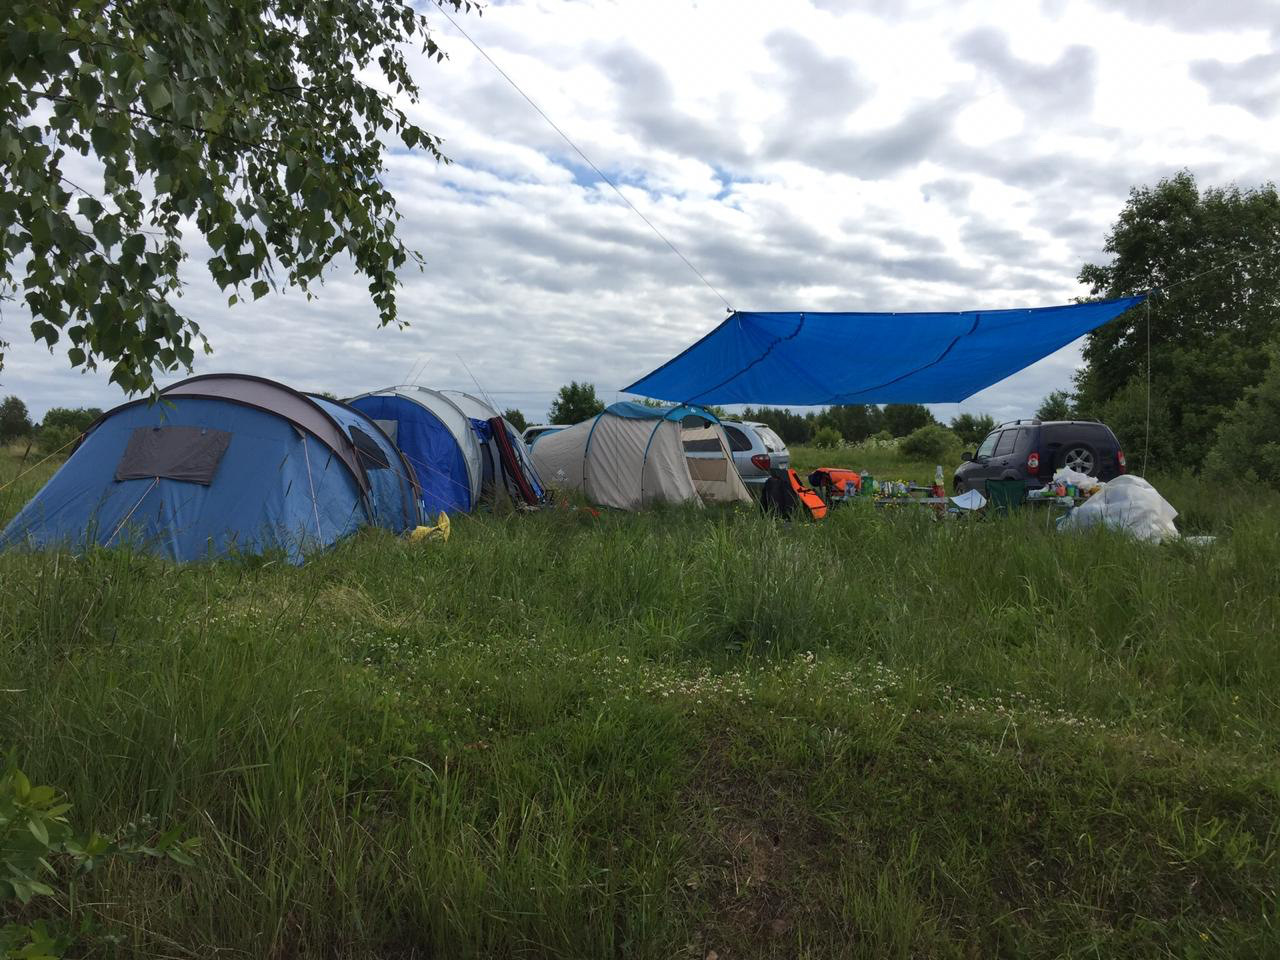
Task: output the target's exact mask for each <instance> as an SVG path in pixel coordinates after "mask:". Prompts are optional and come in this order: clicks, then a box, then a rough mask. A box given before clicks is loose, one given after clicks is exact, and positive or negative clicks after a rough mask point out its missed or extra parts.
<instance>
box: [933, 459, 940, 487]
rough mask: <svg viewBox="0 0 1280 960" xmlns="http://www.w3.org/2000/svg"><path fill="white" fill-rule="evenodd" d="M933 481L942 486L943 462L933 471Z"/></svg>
mask: <svg viewBox="0 0 1280 960" xmlns="http://www.w3.org/2000/svg"><path fill="white" fill-rule="evenodd" d="M933 482H934V483H935V484H937V485H938V486H939V487H940V486H942V464H938V468H937V469H936V470H934V471H933Z"/></svg>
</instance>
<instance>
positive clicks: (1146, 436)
mask: <svg viewBox="0 0 1280 960" xmlns="http://www.w3.org/2000/svg"><path fill="white" fill-rule="evenodd" d="M1143 307H1144V308H1145V309H1146V311H1147V426H1146V429H1145V430H1144V431H1143V434H1142V475H1143V476H1144V477H1145V476H1146V475H1147V452H1148V451H1149V450H1150V449H1151V298H1150V297H1147V299H1146V300H1145V301H1144V302H1143Z"/></svg>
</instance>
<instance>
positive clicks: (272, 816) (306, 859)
mask: <svg viewBox="0 0 1280 960" xmlns="http://www.w3.org/2000/svg"><path fill="white" fill-rule="evenodd" d="M795 453H796V459H797V460H798V461H800V462H801V463H803V464H804V469H806V470H807V469H808V468H809V467H812V466H816V465H819V461H823V462H826V461H832V465H840V464H842V463H846V464H847V465H849V466H855V467H860V466H863V464H862V463H859V462H854V460H852V459H851V458H850V456H849V454H848V453H847V452H844V451H842V452H840V453H838V454H837V455H835V456H834V457H833V456H831V455H828V454H827V453H825V452H814V451H806V450H803V449H801V450H797V451H795ZM944 466H945V465H944ZM893 467H899V468H900V475H902V476H904V477H910V478H915V479H925V478H926V477H927V476H928V475H930V474H931V473H932V464H929V465H920V464H916V465H906V464H897V463H894V462H886V463H884V464H883V465H882V466H878V467H877V469H880V470H881V471H882V473H884V472H885V471H886V470H888V469H890V468H893ZM8 469H9V470H10V473H9V474H8V475H9V476H11V475H12V467H9V468H8ZM922 469H923V470H926V471H927V472H923V473H922V472H921V471H922ZM0 482H3V481H2V480H0ZM1156 482H1157V485H1158V486H1160V487H1161V489H1162V490H1164V491H1165V492H1166V495H1167V496H1168V497H1169V499H1170V500H1171V501H1173V502H1174V504H1175V506H1177V507H1178V508H1179V509H1180V510H1182V511H1183V518H1182V519H1183V520H1185V521H1186V525H1189V526H1190V528H1192V529H1194V530H1196V531H1197V532H1210V533H1215V534H1217V535H1218V536H1219V537H1220V539H1219V541H1218V543H1217V544H1215V545H1214V546H1212V547H1208V548H1204V547H1192V546H1189V545H1185V544H1179V543H1173V544H1166V545H1164V546H1160V547H1153V546H1149V545H1144V544H1139V543H1134V542H1131V541H1128V540H1125V539H1123V538H1121V537H1118V536H1111V535H1106V534H1105V533H1100V534H1096V535H1092V536H1082V537H1066V536H1061V535H1058V534H1057V533H1056V532H1054V531H1053V530H1052V529H1050V528H1049V527H1048V526H1047V525H1046V523H1045V521H1044V518H1043V517H1042V516H1040V515H1033V514H1026V515H1023V516H1017V517H1013V518H1010V519H1009V520H1008V521H1005V522H990V523H954V524H937V523H932V522H929V520H928V519H927V518H925V517H921V516H914V515H909V514H906V513H901V514H900V515H894V514H884V513H882V512H877V511H875V510H874V509H872V508H870V507H867V506H866V505H863V504H857V505H852V506H850V507H847V508H841V509H839V510H837V511H835V512H834V513H833V514H832V516H831V517H830V518H829V520H828V521H827V522H825V523H823V524H800V523H794V524H789V525H782V524H778V523H775V522H771V521H769V520H766V519H764V518H762V517H760V516H759V515H757V513H756V512H754V511H751V510H741V511H738V512H728V511H721V510H705V511H694V510H656V511H653V512H651V513H647V514H643V515H624V514H619V513H611V512H606V513H603V514H601V515H600V516H599V517H598V518H593V517H592V516H591V515H590V514H589V513H588V512H587V511H581V510H570V509H553V510H548V511H545V512H543V513H541V514H538V515H534V516H521V517H504V518H494V517H483V518H481V517H462V518H457V519H456V520H455V523H454V533H453V537H452V538H451V539H450V540H449V542H448V543H447V544H440V543H421V544H408V543H405V542H401V541H397V540H395V539H394V538H391V537H389V536H385V535H380V534H377V533H369V534H366V535H362V536H360V537H357V538H355V539H353V540H351V541H349V542H347V543H344V544H341V545H339V546H338V547H337V548H336V549H334V550H332V551H330V552H328V553H326V554H324V555H322V556H319V557H317V558H316V559H315V560H313V561H312V562H311V563H309V564H307V565H306V566H305V567H302V568H300V569H294V568H289V567H286V566H282V565H280V564H277V563H272V562H261V561H258V562H242V563H223V564H217V565H202V566H192V567H185V568H177V567H173V566H171V565H169V564H166V563H164V562H161V561H157V560H154V559H151V558H146V557H140V556H133V555H130V554H128V553H126V552H123V551H111V552H99V553H94V554H92V555H90V556H87V557H82V558H70V557H67V556H23V555H14V554H2V555H0V745H5V744H7V745H10V746H11V748H12V749H13V750H14V751H15V755H16V757H17V758H18V759H19V761H20V762H21V764H22V765H23V767H24V769H25V770H26V771H27V772H28V773H29V774H30V775H31V776H32V778H33V780H38V781H40V782H47V783H55V784H58V785H59V786H61V787H62V788H63V789H65V790H66V791H67V793H68V794H69V796H70V799H71V800H72V802H74V803H75V808H74V811H73V814H74V816H75V817H76V818H77V822H78V823H81V824H84V825H89V824H92V825H93V826H96V827H98V828H100V829H111V828H114V827H116V826H118V825H120V824H123V823H125V822H127V821H131V820H137V819H138V818H139V817H140V816H141V815H143V814H149V815H151V816H153V817H155V818H156V819H157V821H158V822H159V823H160V824H162V825H165V826H167V825H170V824H180V825H182V826H183V827H184V828H185V829H186V830H187V831H189V832H192V833H196V834H199V835H201V836H202V837H203V838H204V855H203V856H202V858H201V860H200V862H199V865H198V867H197V868H196V869H194V870H185V869H182V868H179V867H176V866H173V865H157V864H155V863H144V864H141V865H134V864H130V865H126V866H118V867H117V866H113V867H112V868H111V869H110V870H108V871H107V872H104V873H102V874H95V875H93V876H92V877H91V878H90V879H91V885H90V886H88V887H87V888H82V889H81V890H80V891H79V892H78V895H77V896H78V900H77V905H76V906H75V908H74V909H75V910H76V911H77V912H79V911H82V910H84V909H86V908H85V907H83V906H81V905H80V904H84V903H96V904H101V906H98V907H94V908H92V909H94V910H95V911H96V912H97V913H98V915H99V916H105V917H106V918H107V919H108V920H110V921H111V923H112V924H113V926H114V928H115V929H116V930H118V931H119V932H121V933H122V934H123V935H124V936H125V938H126V942H125V944H124V945H123V947H122V948H121V954H122V955H124V956H157V955H163V956H174V957H187V956H199V957H207V956H212V955H214V954H215V953H216V954H217V955H220V956H226V957H303V956H305V957H314V956H328V957H344V958H345V957H353V958H354V957H582V958H596V957H603V956H617V957H627V958H630V957H655V958H658V957H663V958H665V957H693V958H702V957H705V956H706V955H707V952H708V951H710V950H714V951H715V952H716V953H717V954H718V956H719V957H720V958H722V960H736V958H745V957H780V958H781V957H812V958H818V957H823V958H826V957H877V958H878V957H904V958H905V957H957V958H970V957H993V956H1000V957H1019V956H1026V957H1077V956H1078V957H1096V956H1104V957H1105V956H1126V957H1131V956H1133V957H1179V958H1187V957H1241V956H1245V957H1248V956H1254V957H1267V956H1276V955H1278V954H1280V931H1278V930H1277V922H1278V921H1280V914H1278V910H1277V901H1276V881H1277V878H1278V877H1280V863H1277V851H1278V850H1280V825H1278V824H1280V765H1278V764H1277V761H1276V757H1277V755H1280V696H1277V692H1276V691H1277V690H1280V657H1278V656H1277V650H1276V637H1277V636H1278V635H1280V630H1278V629H1277V628H1278V626H1280V509H1278V508H1280V497H1277V496H1275V495H1261V494H1257V493H1255V492H1253V491H1249V490H1233V491H1220V490H1216V489H1213V488H1209V487H1205V486H1202V485H1200V484H1198V483H1197V482H1195V481H1193V480H1190V479H1186V478H1182V479H1168V480H1165V481H1161V480H1159V479H1157V481H1156ZM0 496H3V494H0ZM18 506H20V503H19V504H17V505H14V506H12V507H6V509H7V510H9V512H12V510H14V509H17V507H18ZM68 906H69V904H67V903H65V902H63V903H61V904H58V905H55V904H51V903H49V902H45V903H44V904H43V905H41V906H40V909H41V910H43V911H45V912H47V913H50V914H52V913H57V912H58V911H59V910H65V909H66V908H67V907H68Z"/></svg>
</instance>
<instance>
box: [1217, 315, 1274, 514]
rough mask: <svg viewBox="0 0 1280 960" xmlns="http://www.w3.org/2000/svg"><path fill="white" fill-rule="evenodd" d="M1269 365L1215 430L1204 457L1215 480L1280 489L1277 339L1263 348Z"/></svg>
mask: <svg viewBox="0 0 1280 960" xmlns="http://www.w3.org/2000/svg"><path fill="white" fill-rule="evenodd" d="M1266 353H1267V355H1268V357H1269V359H1270V365H1269V366H1268V367H1267V371H1266V373H1265V374H1264V375H1263V377H1262V380H1261V381H1260V382H1259V383H1258V384H1257V386H1253V387H1249V388H1248V389H1247V390H1245V392H1244V396H1243V397H1241V398H1240V401H1239V402H1238V403H1237V404H1236V405H1235V407H1234V408H1233V409H1232V411H1231V412H1230V413H1229V414H1227V417H1226V419H1225V420H1223V422H1222V423H1221V425H1219V427H1218V430H1217V435H1216V437H1215V439H1214V442H1213V446H1212V447H1211V448H1210V450H1209V454H1208V456H1207V457H1206V459H1205V473H1206V474H1207V475H1208V476H1209V477H1211V478H1212V479H1214V480H1222V481H1231V480H1237V481H1238V480H1246V481H1249V482H1251V483H1258V482H1262V483H1266V484H1269V485H1270V486H1272V487H1275V488H1277V489H1280V433H1277V431H1276V424H1277V423H1280V340H1276V341H1275V342H1273V343H1272V344H1271V346H1270V347H1269V348H1268V349H1267V351H1266Z"/></svg>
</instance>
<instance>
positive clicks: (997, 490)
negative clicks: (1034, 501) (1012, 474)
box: [987, 480, 1027, 516]
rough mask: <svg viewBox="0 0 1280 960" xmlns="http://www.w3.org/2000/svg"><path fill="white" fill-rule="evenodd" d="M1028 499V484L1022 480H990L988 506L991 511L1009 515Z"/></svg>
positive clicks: (988, 484)
mask: <svg viewBox="0 0 1280 960" xmlns="http://www.w3.org/2000/svg"><path fill="white" fill-rule="evenodd" d="M1026 499H1027V485H1026V484H1025V483H1023V482H1022V481H1021V480H988V481H987V506H988V507H989V508H990V511H991V513H993V514H996V515H1001V516H1008V515H1009V514H1010V513H1012V512H1013V511H1014V510H1017V509H1018V508H1019V507H1021V506H1022V504H1023V502H1024V501H1025V500H1026Z"/></svg>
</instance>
